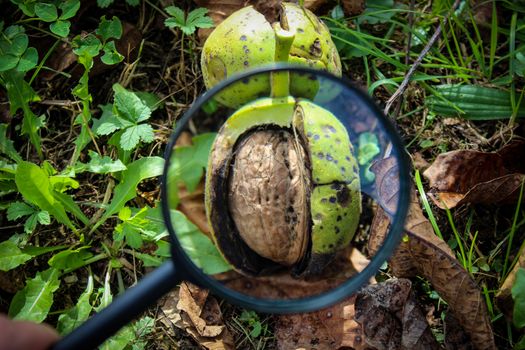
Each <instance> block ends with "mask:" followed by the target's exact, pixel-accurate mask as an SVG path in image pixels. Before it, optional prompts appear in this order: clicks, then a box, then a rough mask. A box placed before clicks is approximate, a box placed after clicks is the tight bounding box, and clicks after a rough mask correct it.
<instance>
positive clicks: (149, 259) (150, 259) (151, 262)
mask: <svg viewBox="0 0 525 350" xmlns="http://www.w3.org/2000/svg"><path fill="white" fill-rule="evenodd" d="M135 257H137V258H138V259H140V260H142V263H143V264H144V267H158V266H160V265H162V263H164V262H165V261H166V260H167V259H166V258H161V257H158V256H152V255H149V254H144V253H135Z"/></svg>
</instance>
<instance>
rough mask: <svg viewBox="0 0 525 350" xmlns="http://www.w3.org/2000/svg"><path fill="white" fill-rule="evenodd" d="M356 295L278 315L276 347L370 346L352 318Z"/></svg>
mask: <svg viewBox="0 0 525 350" xmlns="http://www.w3.org/2000/svg"><path fill="white" fill-rule="evenodd" d="M354 302H355V296H351V297H350V298H348V299H345V300H344V301H342V302H340V303H338V304H336V305H334V306H332V307H329V308H326V309H323V310H319V311H316V312H312V313H303V314H297V315H283V316H279V317H278V319H277V321H276V324H275V338H276V339H277V349H282V350H289V349H301V348H303V349H315V350H334V349H339V348H343V347H349V348H352V349H355V350H364V349H372V348H371V347H369V346H367V345H366V344H365V342H364V338H363V335H362V329H361V326H360V325H359V324H358V323H357V322H356V321H355V320H354V314H355V309H354Z"/></svg>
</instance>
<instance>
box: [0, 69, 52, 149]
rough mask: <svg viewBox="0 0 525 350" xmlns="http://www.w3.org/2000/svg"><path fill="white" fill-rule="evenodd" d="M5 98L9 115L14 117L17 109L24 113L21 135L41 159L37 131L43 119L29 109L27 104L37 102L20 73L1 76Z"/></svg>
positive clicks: (22, 74) (37, 99)
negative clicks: (6, 97) (7, 102)
mask: <svg viewBox="0 0 525 350" xmlns="http://www.w3.org/2000/svg"><path fill="white" fill-rule="evenodd" d="M3 79H4V81H5V88H6V90H7V96H8V97H9V103H10V108H9V110H10V113H11V114H12V115H14V114H15V113H16V112H17V111H18V109H22V110H23V111H24V120H23V121H22V134H23V135H29V139H30V140H31V143H32V144H33V146H34V147H35V149H36V150H37V152H38V155H39V156H40V157H41V158H42V148H41V145H40V143H41V141H40V134H39V130H40V128H41V127H42V126H43V125H44V122H43V118H42V117H41V118H37V116H36V115H35V114H34V113H33V112H32V111H31V109H30V108H29V105H28V104H29V103H30V102H33V101H39V100H40V99H39V98H38V96H37V94H36V92H35V91H34V90H33V88H31V85H29V83H28V82H26V81H25V80H24V73H22V72H13V71H10V72H6V73H5V74H3Z"/></svg>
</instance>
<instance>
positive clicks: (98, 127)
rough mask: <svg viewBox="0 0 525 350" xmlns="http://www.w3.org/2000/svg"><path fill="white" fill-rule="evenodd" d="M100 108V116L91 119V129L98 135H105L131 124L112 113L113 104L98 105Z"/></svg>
mask: <svg viewBox="0 0 525 350" xmlns="http://www.w3.org/2000/svg"><path fill="white" fill-rule="evenodd" d="M99 107H100V109H102V116H101V117H100V119H95V120H94V121H93V130H94V131H95V134H97V135H99V136H105V135H109V134H112V133H114V132H115V131H117V130H119V129H122V128H125V127H126V126H130V125H133V124H132V123H131V122H129V121H127V120H124V119H122V118H119V117H118V116H117V115H115V114H114V113H113V105H110V104H107V105H100V106H99Z"/></svg>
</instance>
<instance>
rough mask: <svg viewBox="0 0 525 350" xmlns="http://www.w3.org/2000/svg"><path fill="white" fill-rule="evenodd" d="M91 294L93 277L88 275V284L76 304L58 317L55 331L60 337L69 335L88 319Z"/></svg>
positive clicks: (90, 309)
mask: <svg viewBox="0 0 525 350" xmlns="http://www.w3.org/2000/svg"><path fill="white" fill-rule="evenodd" d="M92 294H93V275H91V274H90V275H89V277H88V283H87V286H86V289H85V290H84V292H83V293H82V294H81V295H80V297H79V298H78V302H77V304H76V305H75V306H73V307H72V308H71V309H69V310H67V311H66V312H65V313H63V314H61V315H60V316H59V317H58V324H57V330H58V333H60V334H61V335H62V336H63V335H66V334H68V333H70V332H71V331H72V330H73V329H75V328H77V327H78V326H79V325H80V324H81V323H83V322H84V321H85V320H87V319H88V317H89V315H90V313H91V311H92V310H93V306H91V303H90V302H89V299H90V298H91V295H92Z"/></svg>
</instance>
